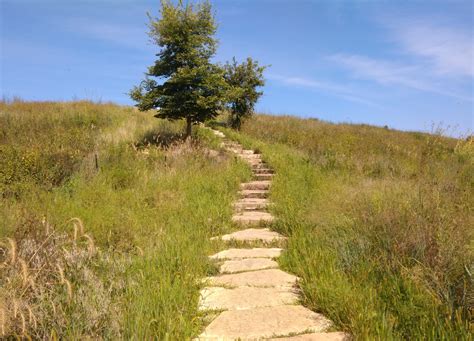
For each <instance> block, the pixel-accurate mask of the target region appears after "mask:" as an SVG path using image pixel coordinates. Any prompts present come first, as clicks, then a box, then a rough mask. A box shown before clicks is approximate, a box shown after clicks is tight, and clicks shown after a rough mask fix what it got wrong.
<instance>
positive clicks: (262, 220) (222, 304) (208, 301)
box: [197, 130, 349, 341]
mask: <svg viewBox="0 0 474 341" xmlns="http://www.w3.org/2000/svg"><path fill="white" fill-rule="evenodd" d="M212 131H213V132H214V134H215V135H217V136H219V137H221V138H223V139H224V142H223V146H224V147H225V148H226V149H227V150H228V151H230V152H233V153H235V154H236V155H238V156H239V157H241V158H242V159H243V160H245V161H246V162H247V163H248V164H249V165H250V166H251V167H252V171H253V177H254V180H253V181H250V182H247V183H243V184H241V186H240V192H239V193H240V199H239V200H238V201H237V202H235V203H234V210H235V214H234V216H233V217H232V221H233V222H234V223H235V225H236V226H239V227H241V229H240V230H238V231H236V232H233V233H229V234H225V235H223V236H217V237H213V238H212V239H221V240H223V241H225V242H240V243H242V245H245V243H252V245H255V243H258V244H259V245H261V247H252V248H245V246H242V247H241V248H229V249H226V250H223V251H221V252H218V253H216V254H215V255H212V256H210V258H211V259H213V260H214V261H216V262H217V264H218V266H219V274H218V275H217V276H214V277H209V278H206V279H205V283H206V285H208V286H207V287H206V288H204V289H203V290H202V291H201V299H200V303H199V309H200V310H202V311H210V312H215V313H216V314H217V315H216V316H217V317H216V318H215V319H214V320H213V321H212V322H211V323H210V324H209V325H208V326H207V327H206V328H205V330H204V331H203V333H202V334H201V335H199V336H198V338H197V340H203V341H204V340H205V341H211V340H215V341H218V340H219V341H221V340H222V341H224V340H269V339H270V340H281V341H282V340H295V341H296V340H305V341H309V340H314V341H323V340H324V341H336V340H337V341H339V340H348V339H349V336H348V335H347V334H345V333H342V332H328V330H329V329H330V328H331V325H332V323H331V321H329V320H328V319H327V318H326V317H324V316H323V315H321V314H318V313H315V312H313V311H311V310H309V309H307V308H305V307H303V306H302V305H301V304H299V291H298V285H297V281H298V278H297V277H296V276H294V275H292V274H289V273H286V272H284V271H282V270H280V269H279V268H278V263H277V262H276V261H275V259H276V258H278V257H279V256H280V254H281V252H282V251H283V250H282V249H281V248H278V247H270V246H272V245H278V246H281V245H283V244H284V241H285V240H286V237H284V236H282V235H281V234H279V233H277V232H274V231H272V230H271V229H270V228H269V227H270V225H271V222H273V221H274V217H273V216H272V215H271V214H270V213H269V212H268V211H267V208H268V207H269V205H270V203H269V200H268V193H269V191H270V187H271V180H272V177H273V170H272V169H271V168H269V167H268V165H267V164H266V163H265V162H263V161H262V157H261V155H260V154H258V153H255V152H254V151H253V150H245V149H243V148H242V146H241V145H240V144H238V143H236V142H233V141H230V140H228V139H226V138H225V135H224V134H223V133H222V132H220V131H217V130H212ZM282 243H283V244H282ZM239 245H240V244H239ZM266 246H268V247H266Z"/></svg>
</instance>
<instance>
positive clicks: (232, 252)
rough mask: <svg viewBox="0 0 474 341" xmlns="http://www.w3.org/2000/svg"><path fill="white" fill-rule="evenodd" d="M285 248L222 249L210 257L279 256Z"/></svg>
mask: <svg viewBox="0 0 474 341" xmlns="http://www.w3.org/2000/svg"><path fill="white" fill-rule="evenodd" d="M282 251H283V249H280V248H277V247H273V248H260V247H256V248H252V249H237V248H233V249H227V250H223V251H220V252H218V253H216V254H214V255H212V256H209V258H210V259H215V260H222V259H233V260H235V259H244V258H278V257H279V256H280V254H281V252H282Z"/></svg>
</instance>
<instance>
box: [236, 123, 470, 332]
mask: <svg viewBox="0 0 474 341" xmlns="http://www.w3.org/2000/svg"><path fill="white" fill-rule="evenodd" d="M228 134H231V135H232V136H233V137H234V138H236V139H239V140H240V141H241V142H243V143H244V144H246V145H248V146H252V147H254V148H258V149H260V150H262V151H263V153H264V155H265V157H266V158H267V161H268V162H270V164H271V165H272V166H273V167H274V168H275V170H276V177H275V179H274V184H273V186H272V192H271V195H272V200H273V201H274V202H275V203H276V205H275V208H274V211H275V212H274V213H275V214H276V216H277V217H278V218H279V220H278V222H277V226H276V228H277V229H279V230H280V231H282V232H283V233H286V234H288V235H289V237H290V238H289V246H288V252H286V254H285V256H284V257H283V258H282V260H281V262H282V265H283V266H284V267H285V268H287V269H288V270H290V271H292V272H294V273H296V274H298V275H299V276H300V277H301V278H302V288H303V291H304V302H305V304H306V305H307V306H309V307H311V308H312V309H314V310H317V311H321V312H323V313H325V314H326V315H328V316H329V317H330V318H331V319H333V320H334V321H335V322H336V324H337V325H338V326H339V327H340V328H343V329H344V330H347V331H349V332H351V333H353V335H354V336H355V337H356V338H357V339H384V340H385V339H400V338H403V339H450V340H454V339H456V340H463V339H469V337H470V334H469V333H470V332H472V331H473V330H472V328H473V326H472V311H473V306H474V287H473V280H474V278H473V275H472V273H473V271H474V268H473V266H474V249H473V232H474V231H473V229H472V226H474V217H473V215H472V212H473V211H474V202H473V200H472V198H473V197H474V195H473V194H474V193H473V192H474V191H473V189H474V145H473V141H472V140H455V139H450V138H445V137H443V136H441V135H440V134H434V135H430V134H422V133H404V132H399V131H393V130H387V129H382V128H375V127H370V126H363V125H344V124H341V125H334V124H329V123H325V122H320V121H316V120H302V119H297V118H291V117H271V116H265V115H258V116H256V117H255V118H254V119H252V120H251V121H249V122H247V123H246V124H245V125H244V126H243V128H242V133H241V134H236V133H232V132H230V131H228Z"/></svg>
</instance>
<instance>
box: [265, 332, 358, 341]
mask: <svg viewBox="0 0 474 341" xmlns="http://www.w3.org/2000/svg"><path fill="white" fill-rule="evenodd" d="M270 340H273V341H350V340H351V338H350V336H349V335H348V334H346V333H342V332H329V333H311V334H301V335H296V336H289V337H279V338H275V339H270Z"/></svg>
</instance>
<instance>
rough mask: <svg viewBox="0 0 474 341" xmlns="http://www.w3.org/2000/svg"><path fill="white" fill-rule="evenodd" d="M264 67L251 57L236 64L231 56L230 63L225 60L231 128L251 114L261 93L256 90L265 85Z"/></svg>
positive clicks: (237, 127) (237, 126)
mask: <svg viewBox="0 0 474 341" xmlns="http://www.w3.org/2000/svg"><path fill="white" fill-rule="evenodd" d="M265 68H266V67H265V66H259V65H258V63H257V62H256V61H254V60H253V59H252V58H247V60H246V61H245V62H243V63H242V64H238V63H237V61H236V60H235V58H233V60H232V63H229V62H227V63H226V64H225V65H224V72H225V73H224V78H225V80H226V82H227V84H228V85H229V90H228V95H227V97H228V99H227V101H228V106H229V109H230V116H229V123H230V126H231V127H232V128H234V129H240V126H241V125H242V122H243V121H244V120H245V119H247V118H249V117H250V116H251V115H252V114H253V112H254V107H255V104H256V103H257V101H258V99H259V98H260V96H262V94H263V92H261V91H257V88H258V87H262V86H264V85H265V81H264V79H263V71H264V70H265Z"/></svg>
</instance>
